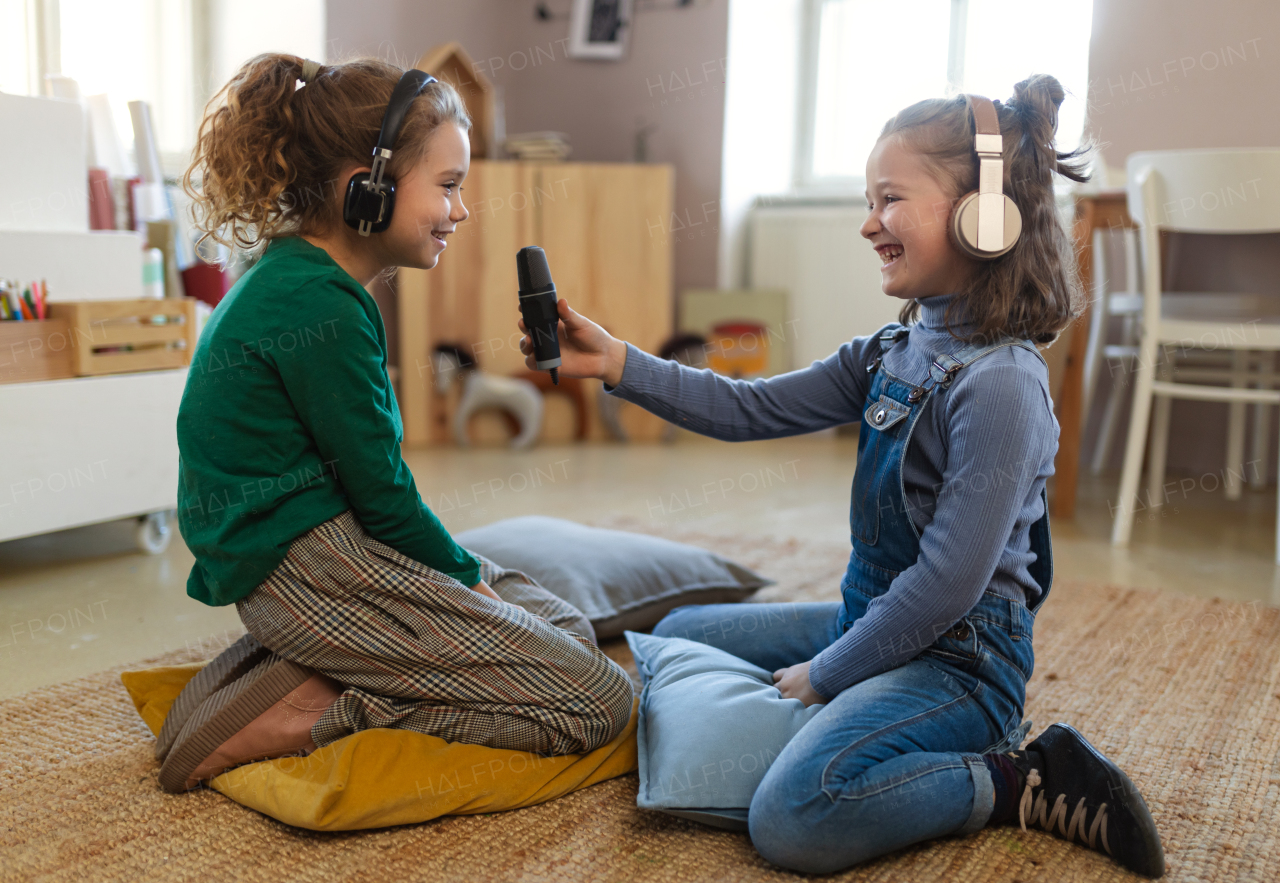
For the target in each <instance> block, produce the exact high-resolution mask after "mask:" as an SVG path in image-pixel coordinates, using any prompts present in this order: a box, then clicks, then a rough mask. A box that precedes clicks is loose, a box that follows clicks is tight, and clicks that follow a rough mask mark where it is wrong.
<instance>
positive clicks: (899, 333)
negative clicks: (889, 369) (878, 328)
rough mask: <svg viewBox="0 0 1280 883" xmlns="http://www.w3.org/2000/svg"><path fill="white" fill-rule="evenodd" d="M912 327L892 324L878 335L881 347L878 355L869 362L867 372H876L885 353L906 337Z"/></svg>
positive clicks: (877, 340) (878, 342) (877, 339)
mask: <svg viewBox="0 0 1280 883" xmlns="http://www.w3.org/2000/svg"><path fill="white" fill-rule="evenodd" d="M910 332H911V329H910V328H908V327H907V326H906V325H892V326H890V327H889V328H888V329H887V330H885V332H884V333H883V334H880V335H878V336H877V337H876V343H877V345H878V347H879V349H878V350H877V352H876V357H875V358H874V359H872V360H871V361H870V362H869V363H868V364H867V373H868V374H874V373H875V372H876V369H877V368H879V367H880V362H881V361H882V360H883V359H884V354H885V353H887V352H889V350H891V349H893V346H894V344H896V343H897V342H898V341H900V340H902V339H903V338H905V337H906V336H907V335H908V334H909V333H910Z"/></svg>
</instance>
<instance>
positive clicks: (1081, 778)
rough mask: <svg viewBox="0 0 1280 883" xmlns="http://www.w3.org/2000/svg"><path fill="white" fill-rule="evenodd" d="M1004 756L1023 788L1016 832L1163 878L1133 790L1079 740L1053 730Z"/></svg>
mask: <svg viewBox="0 0 1280 883" xmlns="http://www.w3.org/2000/svg"><path fill="white" fill-rule="evenodd" d="M1008 756H1009V757H1010V758H1012V760H1013V764H1014V766H1016V767H1017V768H1018V773H1019V779H1020V781H1019V784H1020V785H1025V787H1024V788H1023V791H1022V800H1021V801H1020V802H1019V805H1018V822H1019V824H1020V825H1021V826H1022V830H1024V831H1025V830H1027V825H1028V824H1031V825H1037V826H1039V827H1040V828H1043V829H1044V830H1046V831H1048V832H1050V833H1051V834H1053V835H1054V836H1055V837H1061V838H1062V839H1064V840H1070V841H1078V842H1079V843H1080V844H1081V845H1082V846H1087V847H1089V848H1090V849H1094V850H1097V851H1098V852H1105V853H1106V854H1107V855H1109V856H1111V858H1113V859H1114V860H1115V861H1117V862H1119V863H1120V864H1121V865H1124V867H1126V868H1128V869H1129V870H1131V871H1135V872H1137V873H1139V874H1142V875H1143V876H1146V877H1160V876H1163V875H1164V849H1163V848H1162V847H1161V846H1160V834H1159V833H1158V832H1157V831H1156V823H1155V819H1153V818H1151V811H1150V810H1148V809H1147V804H1146V802H1145V801H1144V800H1143V799H1142V795H1141V794H1139V793H1138V786H1136V785H1134V784H1133V781H1132V780H1131V779H1130V778H1129V777H1128V776H1126V775H1125V774H1124V772H1123V771H1122V770H1121V769H1120V768H1119V767H1118V766H1116V765H1115V764H1114V763H1112V762H1111V761H1109V760H1107V759H1106V758H1105V757H1103V756H1102V752H1100V751H1098V749H1096V748H1094V747H1093V746H1092V745H1090V744H1089V743H1088V742H1087V741H1086V740H1085V738H1084V737H1083V736H1081V735H1080V734H1079V733H1077V732H1076V731H1075V730H1073V729H1072V728H1071V727H1069V726H1067V725H1066V724H1053V725H1052V726H1050V727H1049V728H1048V729H1047V730H1045V731H1044V732H1043V733H1041V734H1040V736H1039V737H1038V738H1037V739H1036V740H1035V741H1034V742H1032V743H1031V744H1029V745H1028V746H1027V747H1026V749H1025V750H1023V751H1013V752H1009V755H1008Z"/></svg>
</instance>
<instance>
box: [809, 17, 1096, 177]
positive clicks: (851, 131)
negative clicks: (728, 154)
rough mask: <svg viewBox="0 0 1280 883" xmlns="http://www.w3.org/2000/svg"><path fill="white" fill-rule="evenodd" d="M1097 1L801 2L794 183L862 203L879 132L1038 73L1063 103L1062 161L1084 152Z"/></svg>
mask: <svg viewBox="0 0 1280 883" xmlns="http://www.w3.org/2000/svg"><path fill="white" fill-rule="evenodd" d="M1092 12H1093V6H1092V0H1064V2H1059V3H1055V4H1051V5H1045V4H1035V3H1027V2H1025V0H897V2H896V3H893V4H887V3H884V2H883V0H877V2H873V0H805V7H804V22H803V27H802V37H801V40H802V46H801V58H802V61H801V74H800V100H799V114H798V117H799V130H798V133H797V150H796V171H795V184H796V187H797V189H800V190H810V191H813V190H830V191H844V190H847V191H852V192H855V193H859V192H861V190H862V189H863V186H864V184H863V178H864V169H865V166H866V159H867V155H868V154H869V153H870V152H871V148H872V147H873V146H874V144H875V140H876V136H877V135H879V133H880V129H881V127H882V126H883V125H884V123H885V122H886V121H887V120H888V119H889V118H890V117H891V116H893V114H894V113H896V112H897V111H899V110H901V109H902V108H904V107H906V106H908V105H910V104H912V103H914V102H916V101H920V100H921V99H924V98H932V97H937V96H944V95H955V94H957V93H960V92H976V93H978V94H981V95H986V96H987V97H989V98H992V99H997V98H998V99H1004V98H1007V97H1009V96H1010V95H1012V94H1013V85H1014V83H1016V82H1018V81H1019V80H1022V79H1025V78H1026V77H1027V76H1028V75H1030V74H1033V73H1047V74H1052V75H1053V76H1055V77H1057V78H1058V80H1059V81H1060V82H1061V83H1062V85H1063V87H1064V88H1065V89H1066V91H1067V93H1068V95H1067V98H1066V100H1065V101H1064V102H1063V104H1062V108H1061V109H1060V111H1059V116H1058V141H1057V146H1058V149H1059V150H1070V149H1072V148H1074V147H1075V146H1076V145H1078V144H1079V142H1080V138H1081V135H1082V134H1083V129H1084V110H1085V102H1084V99H1085V96H1086V94H1087V87H1088V82H1087V80H1088V64H1089V36H1090V29H1091V25H1092Z"/></svg>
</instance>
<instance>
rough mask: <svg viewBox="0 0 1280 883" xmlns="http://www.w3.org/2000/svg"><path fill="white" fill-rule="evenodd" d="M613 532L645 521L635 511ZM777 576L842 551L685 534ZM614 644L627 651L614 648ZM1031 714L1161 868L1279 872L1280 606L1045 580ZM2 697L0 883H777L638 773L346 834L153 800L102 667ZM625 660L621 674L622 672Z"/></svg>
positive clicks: (218, 799)
mask: <svg viewBox="0 0 1280 883" xmlns="http://www.w3.org/2000/svg"><path fill="white" fill-rule="evenodd" d="M611 526H615V527H628V528H632V529H642V528H640V526H639V525H636V524H626V523H621V522H620V523H615V524H613V525H611ZM679 539H682V540H684V541H686V542H693V543H697V544H699V545H702V546H705V547H707V548H710V549H714V550H716V551H718V552H720V553H721V554H724V555H726V556H728V557H730V558H733V559H734V560H737V561H740V562H742V563H743V564H746V565H748V566H750V567H753V568H756V569H758V570H759V571H760V572H762V573H764V574H767V575H769V576H771V577H773V578H774V579H777V580H778V581H779V584H778V585H777V586H774V587H771V588H769V589H767V590H765V591H763V592H761V593H760V595H759V596H757V599H758V600H761V601H772V600H783V599H786V600H834V599H836V598H837V597H838V594H837V586H838V584H839V577H840V575H841V573H842V572H843V568H844V562H845V559H846V556H847V552H846V550H845V549H844V548H841V547H831V546H818V545H814V544H806V543H801V542H798V541H783V540H774V539H769V538H765V537H742V536H737V537H726V536H711V535H705V534H704V535H692V534H688V533H685V534H682V535H681V536H680V537H679ZM608 649H609V650H610V653H611V655H613V656H614V657H615V658H617V659H619V660H620V661H623V662H625V663H627V664H629V663H630V660H629V659H628V658H627V656H626V652H627V651H626V649H625V645H623V644H621V643H619V642H614V643H613V644H612V645H611V646H610V647H609V648H608ZM1036 651H1037V656H1038V660H1037V667H1036V673H1035V677H1034V679H1033V680H1032V682H1031V684H1030V687H1029V697H1030V698H1029V705H1028V710H1027V716H1028V717H1030V718H1031V719H1033V720H1034V721H1035V727H1034V728H1033V731H1032V732H1033V734H1034V733H1037V732H1039V731H1040V730H1041V729H1042V728H1043V727H1044V726H1045V725H1047V724H1049V723H1051V722H1053V721H1057V720H1061V721H1066V722H1069V723H1071V724H1073V725H1074V726H1076V727H1077V728H1079V729H1080V730H1081V731H1082V732H1083V733H1084V734H1085V735H1086V736H1087V737H1088V738H1089V739H1091V740H1092V741H1093V742H1094V743H1095V744H1096V745H1098V746H1099V747H1100V748H1101V749H1102V750H1103V751H1105V752H1106V753H1107V754H1109V755H1110V756H1111V757H1112V758H1114V759H1115V760H1116V761H1117V762H1118V763H1119V764H1120V765H1121V766H1122V767H1123V768H1124V769H1125V770H1127V771H1128V772H1129V774H1130V775H1131V776H1132V778H1133V779H1134V781H1135V782H1137V784H1138V786H1139V787H1140V788H1141V790H1142V792H1143V793H1144V794H1145V796H1146V798H1147V801H1148V803H1149V805H1150V807H1151V810H1152V812H1153V813H1154V815H1155V817H1156V821H1157V824H1158V825H1159V827H1160V831H1161V834H1162V836H1163V839H1164V844H1165V850H1166V856H1167V862H1168V866H1169V873H1168V875H1167V876H1166V878H1165V879H1167V880H1170V881H1206V883H1208V881H1214V883H1217V881H1227V880H1256V881H1275V880H1280V836H1278V835H1277V828H1278V827H1280V762H1278V758H1280V611H1277V610H1274V609H1268V608H1266V607H1263V606H1261V605H1238V604H1228V603H1221V602H1214V601H1202V600H1196V599H1190V598H1181V597H1175V596H1171V595H1165V594H1160V593H1156V592H1150V591H1134V590H1123V589H1118V588H1112V587H1108V586H1101V585H1087V584H1072V583H1060V584H1058V585H1056V586H1055V587H1054V591H1053V596H1052V598H1051V599H1050V601H1049V603H1048V604H1047V605H1046V607H1045V608H1044V609H1043V611H1042V613H1041V615H1040V619H1039V621H1038V622H1037V628H1036ZM193 658H195V654H192V653H187V652H180V653H173V654H169V655H167V656H165V657H161V658H157V659H152V660H146V661H145V663H134V664H132V665H130V666H121V667H120V668H119V669H114V670H112V671H108V672H103V673H101V674H98V675H94V676H92V677H87V678H82V679H80V680H77V681H73V682H70V683H64V684H59V685H56V686H53V687H48V688H44V689H40V690H36V691H33V692H31V693H28V694H26V695H25V696H21V697H18V698H15V699H10V700H7V701H5V702H3V703H0V878H2V879H4V880H6V881H7V880H70V879H76V880H79V879H83V880H101V881H129V883H133V881H139V880H199V881H221V880H237V881H239V880H244V881H254V883H257V881H261V883H282V881H295V880H296V881H325V883H328V881H336V880H374V881H379V883H383V881H400V880H430V881H468V883H470V881H506V880H521V881H524V880H529V881H539V880H547V881H560V880H570V881H584V883H585V881H662V883H667V881H672V883H674V881H704V880H705V881H738V880H742V881H766V880H783V881H794V880H798V879H801V878H800V877H799V876H798V875H795V874H791V873H789V872H786V871H783V870H780V869H778V868H775V867H773V866H771V865H769V864H768V863H766V862H765V861H763V860H762V859H761V858H759V856H757V855H756V853H755V852H754V850H752V848H751V844H750V842H749V840H748V839H747V837H746V835H741V834H733V833H727V832H722V831H716V830H713V829H710V828H704V827H701V826H699V825H696V824H694V823H691V822H685V821H681V820H679V819H675V818H671V817H669V816H665V815H661V814H658V813H648V812H642V811H640V810H638V809H636V806H635V796H636V782H637V780H636V776H635V775H634V774H633V775H630V776H625V777H623V778H620V779H615V780H612V781H609V782H606V783H603V784H600V785H596V786H594V787H592V788H588V789H586V790H584V791H581V792H578V793H576V794H573V795H570V796H568V797H566V798H563V799H560V800H556V801H553V802H551V803H548V804H544V805H542V806H537V807H533V808H529V809H523V810H518V811H514V812H508V813H498V814H494V815H491V816H467V817H454V818H445V819H439V820H437V821H434V822H429V823H426V824H422V825H413V826H407V827H401V828H393V829H384V830H377V831H366V832H355V833H346V834H316V833H312V832H309V831H303V830H297V829H293V828H289V827H287V826H285V825H283V824H281V823H279V822H276V821H275V820H273V819H270V818H267V817H265V816H261V815H258V814H256V813H254V812H252V811H250V810H247V809H245V808H243V807H241V806H239V805H237V804H235V803H233V802H231V801H230V800H228V799H227V798H225V797H223V796H221V795H220V794H218V793H216V792H214V791H209V790H201V791H197V792H193V793H190V794H186V795H181V796H173V795H167V794H164V793H162V792H161V791H160V788H159V786H158V785H157V781H156V776H157V766H156V763H155V761H154V759H153V757H152V745H153V739H152V737H151V734H150V732H149V731H148V730H147V729H146V727H145V726H144V725H143V723H142V721H141V720H140V719H139V717H138V715H137V713H136V712H135V711H134V709H133V706H132V705H131V703H130V702H129V699H128V697H127V696H126V694H125V691H124V688H123V687H122V686H121V684H120V680H119V677H118V673H119V671H120V670H124V669H127V668H136V667H140V666H141V665H142V664H161V663H166V664H167V663H175V662H186V661H192V660H193ZM632 670H633V671H634V668H633V669H632ZM827 879H831V880H839V881H846V880H848V881H854V880H856V881H886V883H887V881H894V883H898V881H917V880H920V881H925V880H939V881H961V883H986V881H1054V883H1056V881H1074V880H1089V881H1113V880H1129V879H1137V878H1134V877H1132V876H1131V875H1129V874H1127V873H1126V872H1124V871H1122V870H1121V869H1119V868H1118V867H1117V866H1116V865H1114V864H1112V863H1111V862H1110V861H1109V860H1108V859H1106V858H1105V857H1103V856H1100V855H1098V854H1096V853H1093V852H1089V851H1087V850H1085V849H1083V848H1080V847H1076V846H1071V845H1068V844H1066V843H1064V842H1063V841H1061V840H1058V839H1056V838H1054V837H1051V836H1049V835H1047V834H1042V833H1038V832H1029V833H1026V834H1023V833H1022V832H1021V831H1019V830H1018V829H1017V828H1016V827H1015V828H999V829H988V830H986V831H983V832H981V833H979V834H978V835H977V836H974V837H970V838H967V839H949V840H944V841H939V842H934V843H931V844H926V845H924V846H921V847H918V848H914V849H909V850H904V851H902V852H900V853H897V854H895V855H891V856H887V857H885V858H883V859H881V860H879V861H876V862H874V863H872V864H869V865H866V866H863V867H860V868H856V869H854V870H851V871H847V872H845V873H843V874H838V875H834V876H832V877H830V878H827Z"/></svg>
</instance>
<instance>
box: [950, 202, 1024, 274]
mask: <svg viewBox="0 0 1280 883" xmlns="http://www.w3.org/2000/svg"><path fill="white" fill-rule="evenodd" d="M1000 199H1001V201H1002V202H1003V203H1004V247H1003V248H1001V249H1000V250H999V251H981V250H979V248H978V191H976V190H974V191H973V192H971V193H967V194H965V195H964V196H963V197H961V198H960V201H959V202H958V203H956V207H955V209H953V210H952V212H951V223H950V228H951V241H952V242H954V243H955V245H956V248H958V249H960V250H961V251H962V252H964V253H965V254H967V255H968V256H969V257H971V258H974V259H976V260H979V261H990V260H994V259H995V258H998V257H1000V256H1001V255H1003V254H1007V253H1008V252H1009V250H1010V249H1012V248H1013V247H1014V245H1016V244H1017V242H1018V237H1019V236H1020V235H1021V234H1022V212H1020V211H1018V205H1017V203H1015V202H1014V201H1013V200H1012V199H1010V198H1009V197H1008V196H1006V195H1004V194H1001V196H1000Z"/></svg>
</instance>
